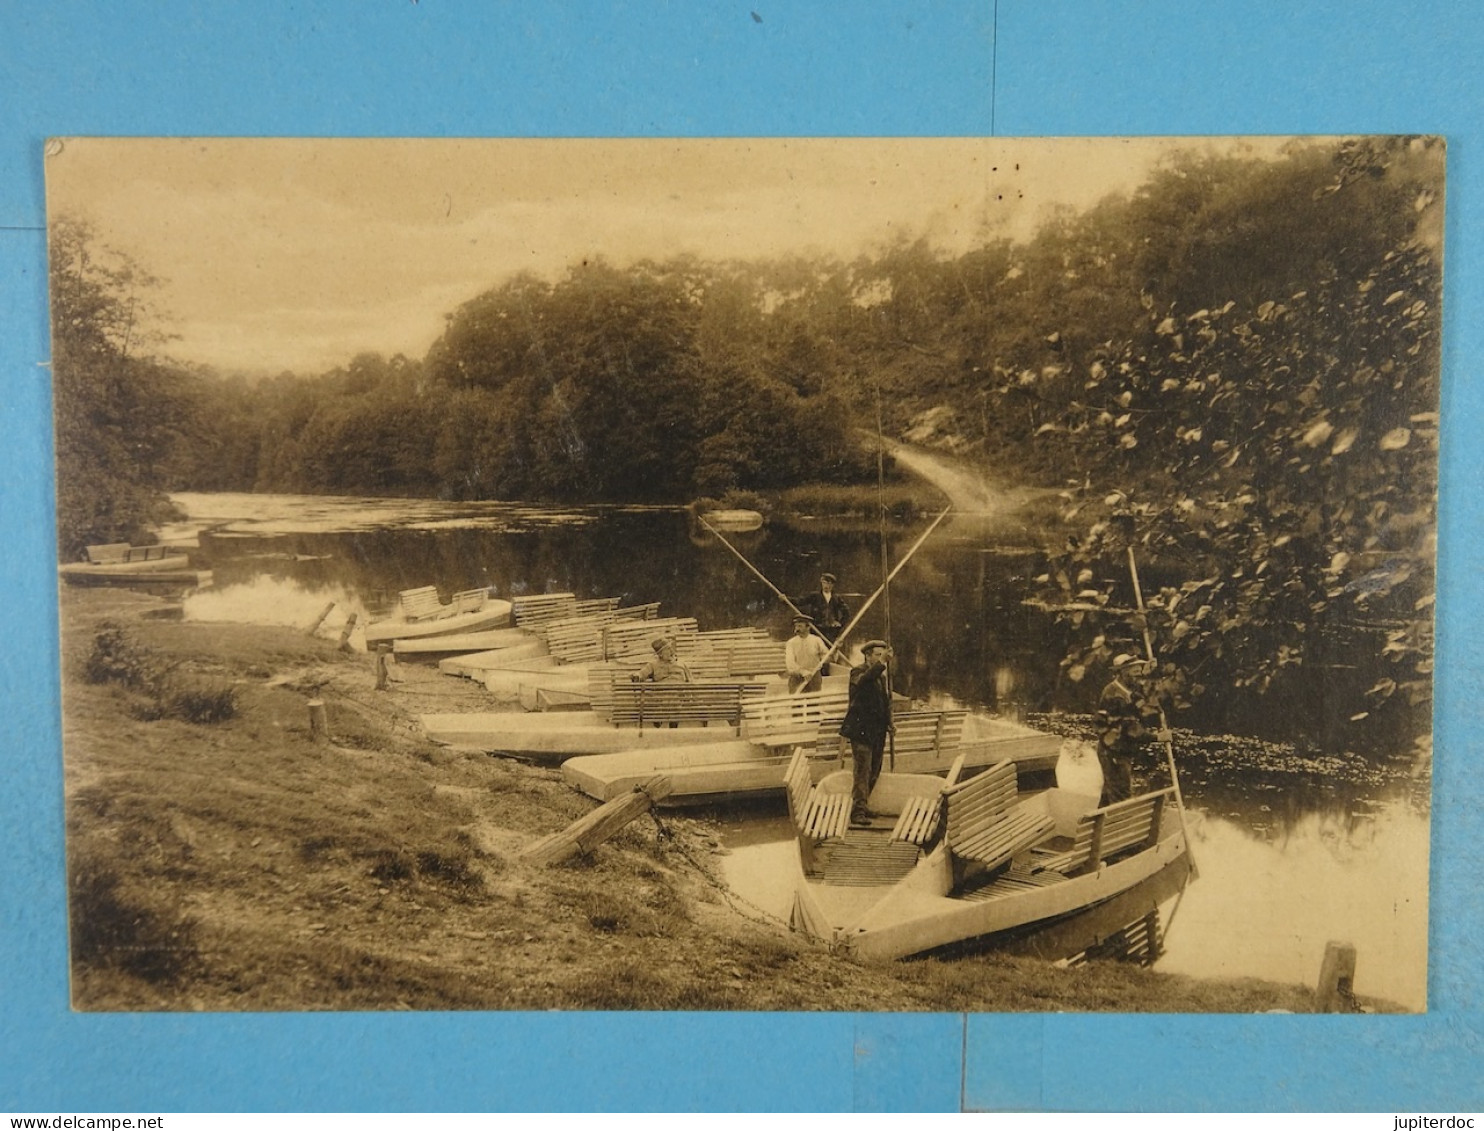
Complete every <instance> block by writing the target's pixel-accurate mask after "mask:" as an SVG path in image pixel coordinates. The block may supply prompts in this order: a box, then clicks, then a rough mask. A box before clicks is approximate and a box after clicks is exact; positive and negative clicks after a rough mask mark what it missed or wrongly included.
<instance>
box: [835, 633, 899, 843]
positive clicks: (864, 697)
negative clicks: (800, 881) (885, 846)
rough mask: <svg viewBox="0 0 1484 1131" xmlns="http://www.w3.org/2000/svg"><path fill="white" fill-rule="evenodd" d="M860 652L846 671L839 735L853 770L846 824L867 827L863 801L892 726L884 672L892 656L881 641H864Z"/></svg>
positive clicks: (868, 814)
mask: <svg viewBox="0 0 1484 1131" xmlns="http://www.w3.org/2000/svg"><path fill="white" fill-rule="evenodd" d="M861 651H862V652H863V653H865V660H864V662H863V663H861V664H860V666H858V667H855V668H852V669H851V670H850V702H849V705H848V706H847V707H846V709H845V721H844V722H843V723H841V724H840V736H841V737H842V738H847V739H849V740H850V755H851V760H852V762H853V763H854V771H855V781H854V783H853V788H852V789H851V804H850V823H851V824H852V825H862V826H868V825H870V823H871V811H870V809H868V808H867V806H866V803H867V802H868V801H869V800H870V798H871V790H873V789H874V788H876V779H877V778H879V777H880V776H881V757H882V754H883V753H884V752H885V750H886V737H887V735H889V734H891V733H892V732H893V731H895V729H896V727H895V726H894V725H893V724H892V721H891V686H890V685H889V684H888V683H887V674H886V673H887V665H888V664H889V663H890V662H891V659H892V650H891V646H890V645H889V644H887V642H886V641H885V640H868V641H867V642H866V643H865V644H864V645H862V647H861Z"/></svg>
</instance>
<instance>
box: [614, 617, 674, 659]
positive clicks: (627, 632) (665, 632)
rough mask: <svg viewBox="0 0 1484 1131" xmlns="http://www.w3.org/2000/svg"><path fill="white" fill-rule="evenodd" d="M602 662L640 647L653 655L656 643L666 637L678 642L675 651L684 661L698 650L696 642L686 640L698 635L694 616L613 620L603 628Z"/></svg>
mask: <svg viewBox="0 0 1484 1131" xmlns="http://www.w3.org/2000/svg"><path fill="white" fill-rule="evenodd" d="M602 632H603V659H605V660H612V659H615V658H617V657H619V656H622V655H624V654H625V653H628V652H637V651H639V650H640V649H641V648H642V649H644V650H646V651H650V652H652V648H651V645H652V644H653V643H654V641H655V640H658V639H661V638H664V639H668V640H673V641H674V642H675V650H676V652H678V653H679V654H680V658H681V660H682V662H683V661H684V659H685V656H686V653H687V652H689V651H691V650H693V649H694V648H695V641H694V640H691V639H687V638H688V637H694V636H695V635H696V618H695V617H661V618H660V619H658V620H646V621H613V622H611V623H609V624H605V625H604V626H603V630H602Z"/></svg>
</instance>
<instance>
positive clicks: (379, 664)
mask: <svg viewBox="0 0 1484 1131" xmlns="http://www.w3.org/2000/svg"><path fill="white" fill-rule="evenodd" d="M391 650H392V648H391V645H390V644H378V645H377V646H376V690H377V691H385V690H386V689H387V687H388V686H389V681H390V679H391V677H390V676H389V675H388V673H387V670H386V658H387V654H388V653H390V652H391Z"/></svg>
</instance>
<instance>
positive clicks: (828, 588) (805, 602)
mask: <svg viewBox="0 0 1484 1131" xmlns="http://www.w3.org/2000/svg"><path fill="white" fill-rule="evenodd" d="M793 605H794V608H795V609H797V610H798V611H799V612H801V613H803V614H804V615H805V616H807V617H810V618H812V619H813V621H814V627H815V629H816V630H818V632H819V634H820V635H821V636H823V637H824V638H825V641H826V642H827V643H829V644H833V643H834V642H835V640H836V639H837V638H838V637H839V635H840V630H841V629H843V628H844V627H845V626H846V625H847V624H849V623H850V606H848V605H847V604H846V603H845V602H844V601H842V600H841V599H840V598H839V597H837V596H835V575H834V574H833V573H822V574H820V575H819V588H818V589H817V590H816V591H815V592H813V593H806V594H805V595H804V596H802V597H800V598H799V599H798V600H797V601H795V602H794V603H793Z"/></svg>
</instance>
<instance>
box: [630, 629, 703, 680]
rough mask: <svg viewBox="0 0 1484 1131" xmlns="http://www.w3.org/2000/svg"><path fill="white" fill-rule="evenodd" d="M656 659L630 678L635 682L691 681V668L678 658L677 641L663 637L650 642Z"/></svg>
mask: <svg viewBox="0 0 1484 1131" xmlns="http://www.w3.org/2000/svg"><path fill="white" fill-rule="evenodd" d="M650 647H651V648H653V649H654V659H652V660H650V661H649V663H647V664H645V665H644V666H643V667H642V668H640V669H639V670H638V671H636V672H635V673H634V674H633V675H632V676H630V678H631V679H632V680H633V681H634V682H635V683H689V682H690V669H689V668H688V667H686V666H685V665H684V664H682V663H681V662H680V661H679V660H678V659H676V650H675V641H673V640H666V639H664V638H663V637H661V638H660V639H659V640H656V641H654V642H653V643H651V644H650Z"/></svg>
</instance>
